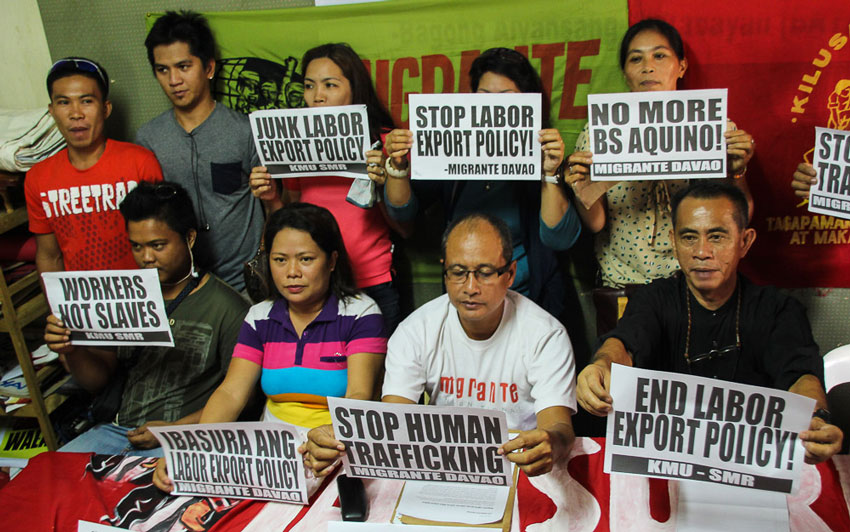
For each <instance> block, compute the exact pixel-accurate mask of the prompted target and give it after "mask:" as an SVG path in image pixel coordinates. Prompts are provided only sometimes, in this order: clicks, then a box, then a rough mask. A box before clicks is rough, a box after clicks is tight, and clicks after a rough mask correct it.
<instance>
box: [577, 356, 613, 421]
mask: <svg viewBox="0 0 850 532" xmlns="http://www.w3.org/2000/svg"><path fill="white" fill-rule="evenodd" d="M610 389H611V366H610V365H609V364H608V363H607V362H605V361H604V360H597V361H596V362H593V363H591V364H588V365H587V367H585V368H584V369H583V370H582V371H581V373H579V375H578V379H576V399H577V400H578V404H579V405H581V407H582V408H584V409H585V410H587V411H588V412H590V413H591V414H593V415H594V416H602V417H604V416H607V415H608V413H609V412H611V410H612V409H613V404H614V400H613V399H611V395H610V394H609V393H608V390H610Z"/></svg>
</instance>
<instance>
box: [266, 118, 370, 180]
mask: <svg viewBox="0 0 850 532" xmlns="http://www.w3.org/2000/svg"><path fill="white" fill-rule="evenodd" d="M250 120H251V132H252V134H253V135H254V145H255V146H256V147H257V154H258V155H259V156H260V162H261V163H262V165H263V166H265V167H266V168H267V169H268V172H269V173H270V174H271V175H272V177H305V176H318V175H329V174H330V175H335V176H343V177H355V178H356V177H367V173H366V151H367V150H369V149H370V147H371V146H370V144H371V143H370V142H369V117H368V115H367V114H366V106H365V105H342V106H334V107H311V108H303V109H273V110H269V111H254V112H253V113H251V114H250Z"/></svg>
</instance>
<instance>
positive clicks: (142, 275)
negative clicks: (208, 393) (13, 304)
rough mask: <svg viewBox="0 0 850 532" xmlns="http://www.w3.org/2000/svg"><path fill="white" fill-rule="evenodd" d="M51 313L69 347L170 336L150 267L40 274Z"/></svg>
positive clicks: (162, 341)
mask: <svg viewBox="0 0 850 532" xmlns="http://www.w3.org/2000/svg"><path fill="white" fill-rule="evenodd" d="M41 277H42V279H43V280H44V289H45V290H46V291H47V300H48V301H49V302H50V311H51V312H52V313H53V314H54V315H55V316H58V317H59V318H60V319H61V320H62V322H63V323H64V324H65V327H67V328H68V329H70V330H71V343H72V344H74V345H101V346H109V345H111V346H121V345H160V346H167V347H172V346H174V339H173V338H172V336H171V327H170V326H169V325H168V317H167V316H166V314H165V304H164V303H163V300H162V290H161V289H160V286H159V277H158V276H157V271H156V270H155V269H141V270H109V271H106V270H104V271H86V272H47V273H43V274H41Z"/></svg>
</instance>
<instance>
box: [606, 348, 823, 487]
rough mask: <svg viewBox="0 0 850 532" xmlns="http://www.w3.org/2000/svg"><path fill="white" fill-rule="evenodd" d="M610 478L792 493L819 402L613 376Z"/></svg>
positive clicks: (719, 384) (699, 380)
mask: <svg viewBox="0 0 850 532" xmlns="http://www.w3.org/2000/svg"><path fill="white" fill-rule="evenodd" d="M611 398H612V399H613V400H614V411H613V412H611V413H610V414H608V430H607V433H606V440H605V472H606V473H628V474H633V475H643V476H650V477H660V478H675V479H686V480H698V481H703V482H713V483H717V484H727V485H732V486H741V487H745V488H752V489H758V490H766V491H778V492H782V493H791V492H792V491H794V490H795V489H796V484H797V482H798V481H799V478H800V468H801V466H802V464H803V457H804V455H805V448H804V447H803V446H802V445H801V443H800V442H799V441H798V435H799V433H800V432H802V431H803V430H806V429H808V427H809V422H810V421H811V417H812V411H813V410H814V406H815V401H814V400H813V399H810V398H808V397H803V396H802V395H797V394H794V393H791V392H785V391H781V390H772V389H769V388H761V387H758V386H748V385H745V384H735V383H731V382H727V381H720V380H715V379H706V378H703V377H694V376H691V375H681V374H677V373H667V372H663V371H649V370H643V369H636V368H629V367H626V366H621V365H619V364H615V365H614V366H613V368H612V372H611Z"/></svg>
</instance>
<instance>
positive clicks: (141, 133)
mask: <svg viewBox="0 0 850 532" xmlns="http://www.w3.org/2000/svg"><path fill="white" fill-rule="evenodd" d="M133 143H134V144H138V145H139V146H141V147H143V148H147V149H148V150H150V151H153V146H152V145H151V143H150V141H149V140H148V136H147V134H146V133H145V127H144V126H142V127H140V128H139V130H138V131H136V138H135V140H134V141H133Z"/></svg>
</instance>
